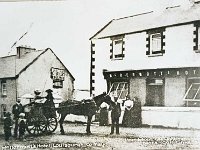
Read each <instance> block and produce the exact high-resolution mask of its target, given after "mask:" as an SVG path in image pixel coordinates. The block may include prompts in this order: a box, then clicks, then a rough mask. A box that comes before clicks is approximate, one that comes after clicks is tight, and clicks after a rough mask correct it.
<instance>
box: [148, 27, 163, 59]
mask: <svg viewBox="0 0 200 150" xmlns="http://www.w3.org/2000/svg"><path fill="white" fill-rule="evenodd" d="M163 32H164V30H163V29H159V30H150V31H148V32H147V34H148V38H147V48H148V51H147V52H146V55H148V56H158V55H159V56H160V55H163V54H164V53H165V50H164V49H163V48H164V45H165V43H164V38H165V36H164V35H163Z"/></svg>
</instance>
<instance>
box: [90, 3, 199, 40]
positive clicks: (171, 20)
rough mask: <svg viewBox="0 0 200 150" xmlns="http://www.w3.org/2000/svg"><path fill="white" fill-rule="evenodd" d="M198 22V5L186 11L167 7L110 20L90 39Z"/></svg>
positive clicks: (177, 7) (180, 8)
mask: <svg viewBox="0 0 200 150" xmlns="http://www.w3.org/2000/svg"><path fill="white" fill-rule="evenodd" d="M197 20H200V4H194V5H193V6H191V7H190V8H188V9H184V8H183V7H180V6H176V7H168V8H166V9H165V10H164V11H163V12H156V11H151V12H146V13H143V14H137V15H133V16H128V17H124V18H119V19H113V20H111V21H110V22H109V23H108V24H107V25H105V26H104V27H103V28H102V29H101V30H99V31H98V32H97V33H96V34H95V35H94V36H92V37H91V38H90V39H101V38H107V37H111V36H116V35H120V34H131V33H137V32H142V31H146V30H149V29H154V28H159V27H167V26H174V25H177V24H184V23H190V22H193V21H197Z"/></svg>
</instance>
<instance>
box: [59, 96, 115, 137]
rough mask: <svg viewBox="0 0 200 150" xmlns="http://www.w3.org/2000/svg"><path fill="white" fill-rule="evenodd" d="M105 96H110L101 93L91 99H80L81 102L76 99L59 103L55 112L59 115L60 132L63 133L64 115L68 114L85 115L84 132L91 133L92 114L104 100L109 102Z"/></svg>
mask: <svg viewBox="0 0 200 150" xmlns="http://www.w3.org/2000/svg"><path fill="white" fill-rule="evenodd" d="M107 98H110V97H107V96H106V93H103V94H100V95H98V96H96V97H93V98H92V99H86V100H82V101H81V102H78V101H76V102H74V101H70V100H68V101H65V102H62V103H60V105H59V107H58V110H57V112H58V113H59V114H60V115H61V117H60V120H59V124H60V132H61V134H65V132H64V129H63V122H64V119H65V117H66V116H67V115H68V114H74V115H84V116H87V127H86V133H87V134H91V131H90V125H91V120H92V116H93V115H95V114H96V112H97V110H98V109H99V107H100V105H101V104H102V103H103V102H104V101H108V102H109V101H110V100H111V99H110V100H109V99H108V100H107Z"/></svg>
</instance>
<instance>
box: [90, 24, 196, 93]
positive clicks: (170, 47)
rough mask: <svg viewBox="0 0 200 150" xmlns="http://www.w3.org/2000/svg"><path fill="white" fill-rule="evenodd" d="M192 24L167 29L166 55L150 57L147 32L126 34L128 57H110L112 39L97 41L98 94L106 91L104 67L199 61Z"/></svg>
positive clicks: (165, 65)
mask: <svg viewBox="0 0 200 150" xmlns="http://www.w3.org/2000/svg"><path fill="white" fill-rule="evenodd" d="M194 29H195V28H194V26H193V24H189V25H181V26H174V27H169V28H166V29H165V32H164V35H165V46H164V49H165V54H163V56H157V57H148V56H147V55H146V51H147V47H146V44H147V42H146V38H147V34H146V32H142V33H136V34H130V35H126V36H125V51H124V52H125V58H124V59H123V60H114V61H113V60H110V55H111V54H110V43H111V40H110V39H109V38H107V39H103V40H102V39H99V40H94V41H93V42H94V43H95V47H94V50H95V62H94V64H95V69H94V72H95V77H94V80H95V84H94V85H95V94H100V93H101V92H103V91H105V90H106V88H107V87H106V82H105V80H104V78H103V74H102V70H103V69H107V70H109V71H116V70H130V69H156V68H174V67H195V66H199V64H200V53H196V52H194V50H193V46H194V42H193V38H194V35H193V31H194Z"/></svg>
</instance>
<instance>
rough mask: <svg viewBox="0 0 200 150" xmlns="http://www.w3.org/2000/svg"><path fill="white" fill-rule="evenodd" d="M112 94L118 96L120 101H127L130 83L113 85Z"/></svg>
mask: <svg viewBox="0 0 200 150" xmlns="http://www.w3.org/2000/svg"><path fill="white" fill-rule="evenodd" d="M110 92H111V93H112V94H114V95H115V94H116V95H117V97H118V98H119V99H125V97H126V95H127V94H128V83H127V82H115V83H113V86H112V89H111V90H110Z"/></svg>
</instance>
